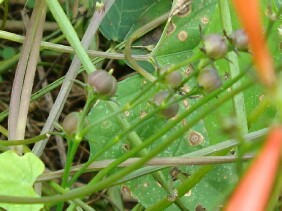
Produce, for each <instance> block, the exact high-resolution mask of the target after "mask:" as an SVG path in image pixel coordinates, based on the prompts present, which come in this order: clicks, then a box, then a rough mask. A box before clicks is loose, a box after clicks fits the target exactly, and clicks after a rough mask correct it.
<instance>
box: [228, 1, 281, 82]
mask: <svg viewBox="0 0 282 211" xmlns="http://www.w3.org/2000/svg"><path fill="white" fill-rule="evenodd" d="M233 2H234V5H235V9H236V11H237V13H238V15H239V18H240V20H241V22H242V24H243V27H244V28H245V30H246V33H247V35H248V37H249V43H250V49H251V51H252V53H253V57H254V63H255V66H256V69H257V73H258V75H259V78H260V80H261V82H262V83H263V84H264V85H266V86H268V87H271V86H273V85H275V82H276V78H275V72H274V67H273V61H272V58H271V55H270V52H269V50H268V48H267V44H266V42H265V39H264V36H263V33H262V25H261V21H260V14H259V13H260V10H259V0H233Z"/></svg>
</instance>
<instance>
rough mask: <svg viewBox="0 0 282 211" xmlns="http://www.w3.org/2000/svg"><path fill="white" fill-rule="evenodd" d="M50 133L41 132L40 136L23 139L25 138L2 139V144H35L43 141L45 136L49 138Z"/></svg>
mask: <svg viewBox="0 0 282 211" xmlns="http://www.w3.org/2000/svg"><path fill="white" fill-rule="evenodd" d="M49 137H50V135H49V134H48V133H46V134H41V135H39V136H35V137H32V138H28V139H23V140H9V141H7V140H0V145H3V146H16V145H27V144H33V143H36V142H38V141H41V140H43V139H45V138H49Z"/></svg>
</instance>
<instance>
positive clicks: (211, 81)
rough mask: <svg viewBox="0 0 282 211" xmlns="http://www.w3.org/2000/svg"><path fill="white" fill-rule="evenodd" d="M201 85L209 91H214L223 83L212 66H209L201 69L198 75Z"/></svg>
mask: <svg viewBox="0 0 282 211" xmlns="http://www.w3.org/2000/svg"><path fill="white" fill-rule="evenodd" d="M198 82H199V85H200V86H202V87H204V90H205V91H207V92H212V91H214V90H215V89H217V88H219V87H220V86H221V85H222V81H221V79H220V77H219V75H218V73H217V71H216V69H214V68H212V67H207V68H205V69H203V70H201V71H200V73H199V76H198Z"/></svg>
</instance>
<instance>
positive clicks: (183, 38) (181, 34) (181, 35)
mask: <svg viewBox="0 0 282 211" xmlns="http://www.w3.org/2000/svg"><path fill="white" fill-rule="evenodd" d="M177 38H178V39H179V40H180V41H181V42H184V41H186V40H187V38H188V34H187V32H186V31H184V30H182V31H180V32H179V33H178V35H177Z"/></svg>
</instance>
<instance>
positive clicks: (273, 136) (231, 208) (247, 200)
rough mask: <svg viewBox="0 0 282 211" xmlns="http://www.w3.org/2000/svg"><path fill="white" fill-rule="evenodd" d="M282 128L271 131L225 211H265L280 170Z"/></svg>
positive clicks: (277, 127)
mask: <svg viewBox="0 0 282 211" xmlns="http://www.w3.org/2000/svg"><path fill="white" fill-rule="evenodd" d="M281 151H282V126H276V127H274V128H272V129H271V131H270V133H269V135H268V136H267V139H266V143H265V145H264V147H263V149H262V151H261V152H260V153H259V155H258V156H257V158H256V159H255V160H254V162H253V163H252V164H251V166H250V168H249V169H248V171H247V172H246V174H245V175H244V176H243V178H242V180H241V181H240V183H239V185H238V186H237V187H236V189H235V191H234V192H233V194H232V196H231V198H230V200H229V202H228V203H227V206H226V207H225V209H224V210H225V211H238V210H240V211H250V210H255V211H265V207H266V205H267V201H268V198H269V195H270V193H271V190H272V186H273V183H274V181H275V177H276V174H277V170H278V168H279V163H280V158H281Z"/></svg>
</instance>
